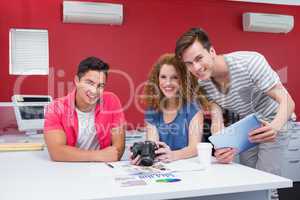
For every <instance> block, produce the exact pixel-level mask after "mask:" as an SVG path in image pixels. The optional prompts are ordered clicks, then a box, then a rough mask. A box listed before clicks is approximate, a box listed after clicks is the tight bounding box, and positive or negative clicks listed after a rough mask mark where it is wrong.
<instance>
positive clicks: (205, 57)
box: [182, 40, 216, 80]
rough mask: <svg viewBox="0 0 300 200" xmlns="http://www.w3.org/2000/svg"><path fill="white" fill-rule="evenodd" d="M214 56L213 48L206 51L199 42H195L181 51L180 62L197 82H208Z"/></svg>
mask: <svg viewBox="0 0 300 200" xmlns="http://www.w3.org/2000/svg"><path fill="white" fill-rule="evenodd" d="M215 56H216V53H215V50H214V48H213V47H210V50H209V51H208V50H207V49H205V48H204V47H203V46H202V44H201V43H200V42H199V41H197V40H195V42H194V43H193V44H192V45H191V46H189V47H188V48H186V49H185V50H184V51H183V53H182V61H183V63H184V64H185V66H186V67H187V68H188V70H189V71H190V72H191V73H192V74H194V75H195V76H196V77H197V78H198V79H199V80H208V79H210V78H211V76H212V73H213V66H214V58H215Z"/></svg>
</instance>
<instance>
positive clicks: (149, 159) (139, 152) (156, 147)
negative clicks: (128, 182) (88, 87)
mask: <svg viewBox="0 0 300 200" xmlns="http://www.w3.org/2000/svg"><path fill="white" fill-rule="evenodd" d="M130 151H131V163H132V164H134V165H142V166H152V165H153V163H154V161H155V160H159V161H162V162H171V161H172V160H173V153H172V151H171V149H170V148H169V146H168V145H167V144H165V143H164V142H153V141H145V142H135V143H134V144H133V146H132V147H130Z"/></svg>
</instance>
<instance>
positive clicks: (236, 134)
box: [208, 114, 261, 153]
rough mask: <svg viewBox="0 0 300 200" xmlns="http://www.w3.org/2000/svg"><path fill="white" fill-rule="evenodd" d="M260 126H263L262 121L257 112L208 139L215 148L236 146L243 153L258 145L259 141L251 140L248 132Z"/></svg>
mask: <svg viewBox="0 0 300 200" xmlns="http://www.w3.org/2000/svg"><path fill="white" fill-rule="evenodd" d="M259 127H261V122H260V121H259V120H258V119H257V117H256V116H255V114H251V115H248V116H247V117H245V118H243V119H241V120H240V121H238V122H236V123H234V124H232V125H230V126H229V127H226V128H224V129H223V130H221V131H220V132H219V133H217V134H215V135H212V136H210V137H209V138H208V139H209V141H210V142H211V143H212V144H213V145H214V148H215V149H219V148H225V147H232V148H236V149H237V150H238V153H241V152H244V151H246V150H248V149H250V148H251V147H254V146H256V145H257V143H252V142H250V141H249V139H248V134H249V133H250V132H251V131H253V130H254V129H257V128H259Z"/></svg>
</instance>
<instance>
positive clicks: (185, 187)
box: [0, 151, 292, 200]
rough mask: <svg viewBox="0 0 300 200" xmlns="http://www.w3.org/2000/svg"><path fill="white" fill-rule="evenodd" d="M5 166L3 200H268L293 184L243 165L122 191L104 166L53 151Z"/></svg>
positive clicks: (17, 157)
mask: <svg viewBox="0 0 300 200" xmlns="http://www.w3.org/2000/svg"><path fill="white" fill-rule="evenodd" d="M0 163H1V164H0V199H1V200H14V199H16V200H20V199H30V200H35V199H36V200H40V199H43V200H47V199H49V200H53V199H55V200H58V199H64V200H65V199H72V200H75V199H114V200H115V199H117V200H119V199H120V200H121V199H128V200H134V199H137V200H140V199H143V200H144V199H175V198H180V199H182V198H190V197H198V199H206V200H221V199H222V200H223V199H231V200H241V199H243V200H250V199H253V200H254V199H255V200H262V199H267V190H268V189H270V188H284V187H291V186H292V181H291V180H289V179H286V178H282V177H278V176H275V175H271V174H267V173H264V172H261V171H258V170H254V169H251V168H248V167H244V166H241V165H239V164H230V165H220V164H214V165H212V167H211V169H210V170H204V171H194V172H184V173H183V172H182V173H181V177H183V178H182V181H181V182H176V183H155V184H152V185H145V186H134V187H126V188H124V187H123V188H122V187H118V185H117V184H116V182H115V181H114V177H113V176H112V174H110V173H107V172H103V171H102V172H101V170H100V168H102V169H103V167H104V164H103V163H63V162H52V161H50V160H49V156H48V152H47V151H37V152H17V153H15V152H14V153H11V152H10V153H9V152H7V153H0ZM106 167H107V166H106ZM107 168H108V167H107ZM98 169H99V171H98ZM110 170H113V169H110Z"/></svg>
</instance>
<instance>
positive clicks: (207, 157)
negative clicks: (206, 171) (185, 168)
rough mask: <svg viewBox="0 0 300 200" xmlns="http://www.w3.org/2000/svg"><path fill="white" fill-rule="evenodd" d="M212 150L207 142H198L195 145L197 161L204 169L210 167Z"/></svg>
mask: <svg viewBox="0 0 300 200" xmlns="http://www.w3.org/2000/svg"><path fill="white" fill-rule="evenodd" d="M212 148H213V146H212V144H211V143H209V142H200V143H198V144H197V151H198V160H199V162H200V164H201V165H203V166H204V167H205V168H208V167H209V166H210V165H211V152H212Z"/></svg>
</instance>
